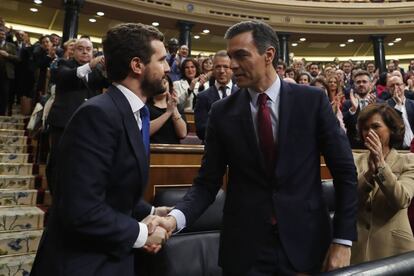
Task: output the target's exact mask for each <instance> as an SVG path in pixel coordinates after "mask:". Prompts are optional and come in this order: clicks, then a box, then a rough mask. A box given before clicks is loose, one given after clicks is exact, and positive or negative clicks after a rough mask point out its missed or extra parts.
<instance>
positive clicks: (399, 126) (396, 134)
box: [358, 103, 405, 148]
mask: <svg viewBox="0 0 414 276" xmlns="http://www.w3.org/2000/svg"><path fill="white" fill-rule="evenodd" d="M375 114H379V115H380V116H381V118H382V120H383V121H384V123H385V125H386V126H387V127H388V128H389V130H390V144H389V146H390V147H392V148H400V147H401V145H402V142H403V140H404V133H405V126H404V121H403V120H402V119H401V116H400V115H399V114H398V113H397V111H395V110H394V108H392V107H390V106H389V105H388V104H378V103H374V104H369V105H368V106H367V107H365V108H364V109H363V110H362V111H361V112H360V113H359V116H358V133H359V138H360V139H361V141H364V137H362V129H363V127H364V126H365V124H366V123H367V121H368V120H369V119H370V118H371V117H372V116H374V115H375Z"/></svg>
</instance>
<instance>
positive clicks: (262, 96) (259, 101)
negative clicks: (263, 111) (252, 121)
mask: <svg viewBox="0 0 414 276" xmlns="http://www.w3.org/2000/svg"><path fill="white" fill-rule="evenodd" d="M267 99H268V96H267V94H266V93H260V94H259V98H257V105H258V106H259V107H260V106H266V103H267Z"/></svg>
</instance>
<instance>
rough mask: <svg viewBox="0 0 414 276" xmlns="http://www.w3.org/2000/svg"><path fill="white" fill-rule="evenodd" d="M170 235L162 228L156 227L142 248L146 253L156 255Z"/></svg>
mask: <svg viewBox="0 0 414 276" xmlns="http://www.w3.org/2000/svg"><path fill="white" fill-rule="evenodd" d="M169 237H170V235H169V234H168V233H167V231H165V229H164V228H162V227H159V226H158V227H156V228H155V230H154V232H153V233H152V234H151V235H148V238H147V241H146V243H145V246H144V247H143V248H144V250H145V251H147V252H148V253H153V254H155V253H158V251H160V250H161V248H162V246H163V245H164V244H165V242H166V241H167V239H168V238H169Z"/></svg>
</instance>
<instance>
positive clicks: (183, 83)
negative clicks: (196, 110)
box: [174, 58, 208, 111]
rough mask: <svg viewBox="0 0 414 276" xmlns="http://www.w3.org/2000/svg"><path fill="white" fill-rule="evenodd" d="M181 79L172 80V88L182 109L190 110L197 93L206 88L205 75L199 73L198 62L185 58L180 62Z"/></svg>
mask: <svg viewBox="0 0 414 276" xmlns="http://www.w3.org/2000/svg"><path fill="white" fill-rule="evenodd" d="M181 74H182V76H183V77H182V79H181V80H178V81H175V82H174V90H175V91H176V92H177V95H178V98H179V105H180V106H182V107H183V109H184V111H192V110H193V106H194V100H195V97H196V96H197V94H198V93H199V92H201V91H203V90H205V89H207V88H208V82H207V79H206V76H205V75H204V74H201V69H200V65H199V63H198V62H197V61H196V60H195V59H193V58H187V59H185V60H184V61H183V63H182V64H181Z"/></svg>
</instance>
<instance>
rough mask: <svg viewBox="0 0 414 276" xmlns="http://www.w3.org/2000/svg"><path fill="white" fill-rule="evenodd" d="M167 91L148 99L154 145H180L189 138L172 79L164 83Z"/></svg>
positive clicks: (151, 136) (151, 137)
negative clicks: (178, 106) (181, 141)
mask: <svg viewBox="0 0 414 276" xmlns="http://www.w3.org/2000/svg"><path fill="white" fill-rule="evenodd" d="M164 85H165V87H166V91H165V92H164V93H163V94H160V95H157V96H155V97H153V98H150V99H148V108H149V111H150V120H151V122H150V142H151V143H154V144H179V143H180V140H181V139H184V138H185V137H186V136H187V123H186V121H185V117H184V114H182V112H180V111H179V110H178V108H177V104H178V96H177V93H176V92H175V91H174V90H173V88H172V83H171V80H170V78H169V77H168V76H167V79H165V81H164Z"/></svg>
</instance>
